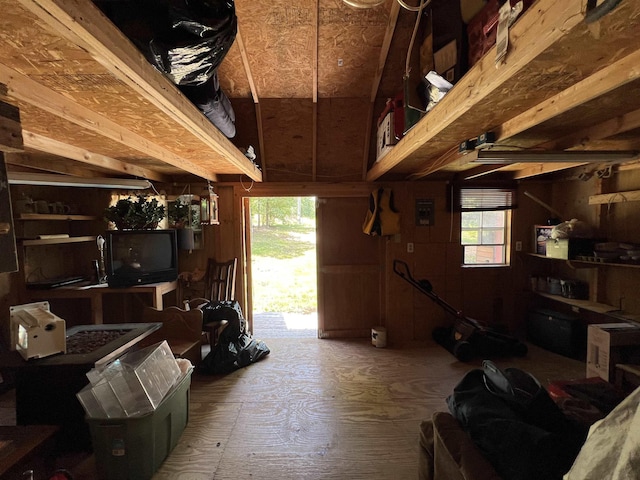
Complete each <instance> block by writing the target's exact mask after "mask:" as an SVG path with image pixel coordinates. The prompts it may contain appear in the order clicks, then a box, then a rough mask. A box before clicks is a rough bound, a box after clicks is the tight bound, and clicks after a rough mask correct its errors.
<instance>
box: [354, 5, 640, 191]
mask: <svg viewBox="0 0 640 480" xmlns="http://www.w3.org/2000/svg"><path fill="white" fill-rule="evenodd" d="M584 3H585V2H583V1H580V0H566V1H563V2H555V1H553V0H538V1H537V2H536V3H535V5H534V7H533V8H530V9H529V10H527V11H526V12H525V13H524V14H523V15H522V16H521V17H520V18H519V19H518V21H517V22H516V23H515V24H514V25H513V26H512V27H511V28H510V29H509V52H508V53H507V56H506V58H505V60H504V62H503V63H501V64H499V65H498V66H496V64H495V57H496V53H495V52H496V47H495V46H494V47H493V48H492V49H491V50H489V52H487V54H486V55H484V57H483V58H482V59H481V60H480V61H479V62H478V63H477V64H475V65H474V66H473V67H472V68H470V69H469V71H468V72H467V73H466V74H465V75H464V76H463V77H462V78H461V79H460V80H459V81H458V82H457V83H456V84H455V85H454V87H453V88H452V89H451V91H450V92H449V93H447V95H446V96H445V97H444V98H442V100H441V101H440V102H439V103H438V104H437V105H436V106H435V107H434V108H433V110H431V111H430V112H429V113H427V114H426V115H425V116H424V117H423V118H422V119H421V120H420V121H419V122H418V123H417V124H416V125H415V126H414V127H413V128H412V129H411V130H409V131H408V132H407V133H406V134H405V136H404V137H403V138H402V139H401V140H400V141H399V142H398V143H397V145H395V146H394V147H393V149H392V150H391V151H390V152H389V153H387V154H386V155H385V156H384V157H383V158H381V159H380V160H379V161H377V162H375V163H374V164H373V165H372V166H371V168H370V170H369V171H368V172H367V177H366V179H367V180H368V181H376V180H378V179H380V178H381V177H383V176H384V175H386V174H396V175H403V176H405V177H406V176H407V175H413V176H416V175H417V176H418V177H424V176H427V175H430V174H432V173H435V172H437V171H450V172H456V173H459V172H460V171H461V170H470V169H473V168H475V167H478V166H479V165H478V164H477V163H472V162H471V161H470V160H469V159H468V158H467V157H465V156H464V155H461V154H459V153H458V148H457V144H459V142H461V141H462V140H464V139H467V138H474V137H475V136H477V135H478V134H479V132H484V131H489V130H494V131H497V132H498V135H497V136H498V144H512V145H517V146H518V147H520V148H533V147H539V146H540V145H543V146H544V147H545V148H560V149H565V148H567V147H568V146H572V144H571V143H570V142H574V140H571V135H576V129H578V130H579V129H580V128H584V127H583V126H586V125H585V121H584V120H585V113H586V112H587V110H586V109H585V108H589V107H591V108H593V109H594V111H595V112H597V111H600V110H602V111H603V112H604V111H605V110H607V109H609V110H611V109H612V108H613V107H611V106H607V107H604V105H608V103H607V102H608V100H609V99H611V98H612V97H613V95H615V93H614V92H617V93H620V90H619V89H622V88H625V89H627V88H630V87H631V86H630V85H629V84H630V83H631V82H633V81H635V78H631V76H630V75H626V74H623V73H622V72H625V71H628V70H629V68H628V66H625V65H623V63H624V62H623V61H619V62H618V61H614V60H612V58H611V55H610V52H611V51H615V52H616V58H617V59H625V57H626V56H627V55H632V54H635V53H636V51H637V50H638V42H637V35H636V34H635V33H634V32H636V31H637V24H636V22H637V21H638V19H637V18H633V19H632V16H634V17H636V16H635V15H634V14H632V12H631V10H637V5H635V4H634V5H632V4H631V3H633V2H631V3H627V4H626V6H625V8H617V9H615V10H613V11H612V12H610V13H609V14H608V15H607V16H606V17H605V18H604V19H603V20H602V21H601V22H599V23H598V27H600V30H598V34H597V35H594V34H593V33H591V32H590V30H589V29H590V26H589V25H587V24H586V23H585V22H584ZM631 7H633V8H631ZM634 13H635V12H634ZM612 26H615V27H612ZM559 59H561V60H559ZM629 60H630V59H629ZM559 61H561V63H562V74H561V75H559V74H558V71H557V68H555V67H554V65H557V64H558V62H559ZM605 84H606V85H607V86H606V87H605ZM596 87H597V88H596ZM601 87H602V88H601ZM585 104H586V105H587V107H585ZM618 104H620V102H618ZM601 105H602V108H601V109H600V106H601ZM620 106H621V107H624V106H623V105H621V104H620ZM596 108H597V109H596ZM630 110H633V108H630ZM589 114H591V112H589ZM558 119H560V121H558ZM547 122H548V123H550V124H551V125H550V126H547V127H546V128H547V131H548V132H550V131H553V135H547V138H548V137H549V136H551V137H553V138H557V139H561V138H563V135H564V136H566V140H565V141H566V142H569V143H568V144H567V145H566V144H564V143H562V142H560V141H558V142H557V143H556V144H555V145H553V144H552V145H550V144H551V142H549V143H547V144H545V143H543V142H542V139H541V137H542V135H541V133H540V132H541V131H543V130H544V129H542V128H540V131H539V132H537V135H531V134H529V135H525V134H524V133H523V132H526V130H527V129H529V128H532V129H533V128H535V127H540V125H542V124H543V123H547ZM496 127H498V128H496ZM571 130H573V131H571ZM456 142H457V143H456ZM572 165H576V164H572ZM553 168H554V166H553V165H552V164H550V163H549V164H546V165H545V168H541V167H538V166H535V168H529V166H527V165H523V166H522V170H521V172H519V173H518V175H517V176H516V178H526V177H527V176H530V175H534V174H535V173H534V171H535V170H537V171H538V173H537V174H540V173H544V172H545V171H553ZM564 168H566V167H564ZM513 169H516V167H513ZM555 169H558V167H557V166H556V167H555Z"/></svg>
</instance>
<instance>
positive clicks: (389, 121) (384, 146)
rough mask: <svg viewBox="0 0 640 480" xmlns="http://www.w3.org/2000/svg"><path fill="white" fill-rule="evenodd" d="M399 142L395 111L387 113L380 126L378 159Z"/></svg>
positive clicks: (377, 146)
mask: <svg viewBox="0 0 640 480" xmlns="http://www.w3.org/2000/svg"><path fill="white" fill-rule="evenodd" d="M396 143H398V140H397V139H396V136H395V123H394V112H389V113H387V116H386V117H384V120H382V123H381V124H380V126H379V127H378V142H377V145H376V161H378V160H380V159H381V158H382V157H384V156H385V155H386V154H387V153H388V152H390V151H391V149H392V148H393V146H394V145H395V144H396Z"/></svg>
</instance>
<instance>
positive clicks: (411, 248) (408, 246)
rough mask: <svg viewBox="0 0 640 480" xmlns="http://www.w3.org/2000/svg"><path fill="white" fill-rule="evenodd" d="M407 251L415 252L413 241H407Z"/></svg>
mask: <svg viewBox="0 0 640 480" xmlns="http://www.w3.org/2000/svg"><path fill="white" fill-rule="evenodd" d="M407 253H413V243H412V242H409V243H407Z"/></svg>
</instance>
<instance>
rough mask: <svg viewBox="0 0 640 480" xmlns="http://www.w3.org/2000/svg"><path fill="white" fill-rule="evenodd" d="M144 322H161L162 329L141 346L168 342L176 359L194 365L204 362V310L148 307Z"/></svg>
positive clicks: (147, 338) (144, 314) (143, 341)
mask: <svg viewBox="0 0 640 480" xmlns="http://www.w3.org/2000/svg"><path fill="white" fill-rule="evenodd" d="M142 318H143V321H144V322H159V323H162V327H160V328H159V329H158V330H156V331H155V332H153V333H152V334H151V335H149V336H148V337H146V338H145V339H143V340H142V341H141V342H140V346H143V347H145V346H149V345H153V344H154V343H158V342H161V341H163V340H166V341H167V343H168V344H169V347H170V348H171V352H173V355H174V356H175V357H176V358H186V359H188V360H190V361H191V363H192V364H193V365H198V364H199V363H200V361H201V360H202V310H200V309H199V308H193V309H190V310H183V309H181V308H178V307H167V308H165V309H164V310H157V309H156V308H153V307H146V308H145V309H144V312H143V314H142Z"/></svg>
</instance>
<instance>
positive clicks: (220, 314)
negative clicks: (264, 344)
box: [200, 300, 247, 339]
mask: <svg viewBox="0 0 640 480" xmlns="http://www.w3.org/2000/svg"><path fill="white" fill-rule="evenodd" d="M200 309H201V310H202V324H203V325H206V324H207V323H211V322H219V321H221V320H226V321H227V322H229V323H228V325H227V326H226V327H225V329H224V330H223V331H222V335H226V336H228V337H229V338H230V339H234V338H236V337H238V336H239V335H240V334H241V333H246V331H247V322H246V320H245V319H244V315H243V314H242V308H241V307H240V304H239V303H238V302H236V301H235V300H222V301H219V302H209V303H207V304H206V305H204V306H202V307H200ZM222 335H221V338H222Z"/></svg>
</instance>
